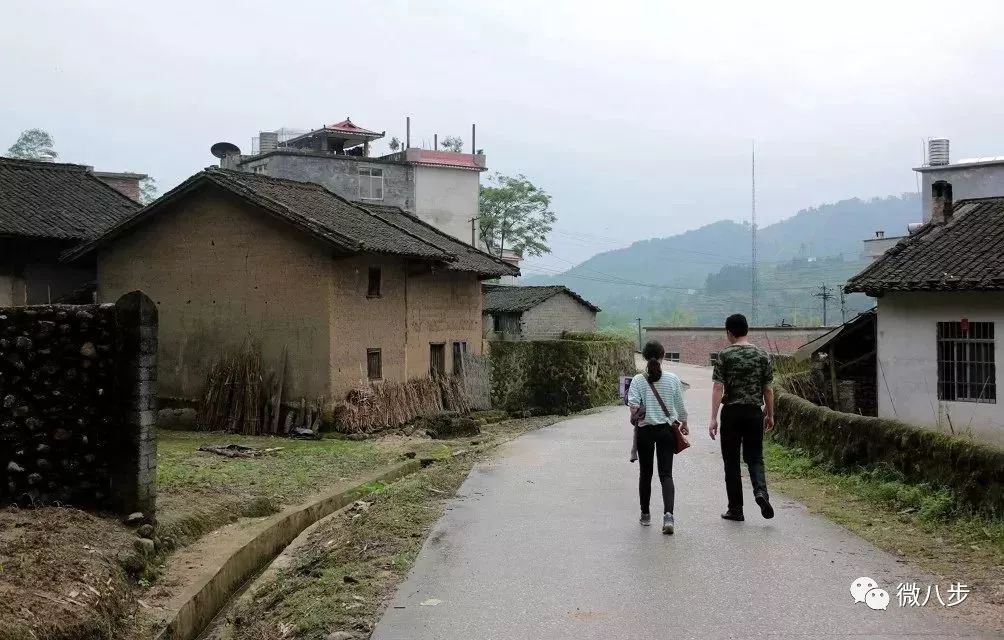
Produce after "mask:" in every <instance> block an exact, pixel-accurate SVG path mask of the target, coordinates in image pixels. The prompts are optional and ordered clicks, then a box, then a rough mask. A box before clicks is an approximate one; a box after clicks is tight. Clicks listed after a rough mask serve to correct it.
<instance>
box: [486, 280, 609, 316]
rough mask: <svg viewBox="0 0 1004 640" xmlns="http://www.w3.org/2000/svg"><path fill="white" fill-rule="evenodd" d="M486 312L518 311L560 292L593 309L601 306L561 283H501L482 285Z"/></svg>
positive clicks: (596, 309) (533, 305)
mask: <svg viewBox="0 0 1004 640" xmlns="http://www.w3.org/2000/svg"><path fill="white" fill-rule="evenodd" d="M481 293H482V294H483V297H484V301H483V308H484V311H485V313H518V312H521V311H526V310H527V309H530V308H532V307H535V306H537V305H538V304H540V303H541V302H544V301H545V300H547V299H549V298H552V297H554V296H556V295H558V294H559V293H567V294H568V295H570V296H572V297H573V298H575V299H576V300H578V301H579V302H581V303H582V304H583V305H585V306H586V307H588V308H589V309H590V310H592V311H594V312H595V311H599V310H600V308H599V307H597V306H596V305H594V304H593V303H592V302H589V301H588V300H586V299H584V298H583V297H582V296H580V295H579V294H577V293H575V292H574V291H572V290H571V289H569V288H568V287H563V286H560V285H555V286H547V287H516V286H506V285H501V284H484V285H481Z"/></svg>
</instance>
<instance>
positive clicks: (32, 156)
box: [7, 129, 59, 160]
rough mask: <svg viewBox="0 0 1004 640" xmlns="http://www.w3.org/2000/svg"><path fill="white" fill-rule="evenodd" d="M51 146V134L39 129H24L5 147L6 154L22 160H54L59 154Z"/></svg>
mask: <svg viewBox="0 0 1004 640" xmlns="http://www.w3.org/2000/svg"><path fill="white" fill-rule="evenodd" d="M52 147H53V142H52V136H50V135H49V134H48V132H46V131H43V130H41V129H25V130H24V131H22V132H21V135H20V136H18V137H17V142H15V143H14V144H12V145H11V146H10V148H9V149H7V155H8V156H9V157H11V158H22V159H24V160H54V159H56V158H57V157H59V154H58V153H56V152H55V150H54V149H53V148H52Z"/></svg>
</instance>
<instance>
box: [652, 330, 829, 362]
mask: <svg viewBox="0 0 1004 640" xmlns="http://www.w3.org/2000/svg"><path fill="white" fill-rule="evenodd" d="M827 331H829V329H826V328H811V327H791V328H788V327H766V328H753V329H750V334H749V335H750V340H751V341H752V342H754V343H755V344H758V345H760V346H761V347H763V348H764V349H766V350H767V352H768V353H771V354H781V355H790V354H792V353H794V352H795V351H796V350H797V349H798V348H799V347H801V346H802V345H803V344H805V343H807V342H810V341H812V340H814V339H816V338H818V337H819V336H821V335H823V334H824V333H826V332H827ZM645 340H646V341H648V340H658V341H659V342H661V343H662V346H663V347H665V348H666V353H667V357H669V354H670V353H679V354H680V362H685V363H687V364H697V365H709V364H710V356H711V354H712V353H717V352H719V351H721V350H722V349H724V348H725V347H727V346H728V345H729V341H728V338H727V337H726V335H725V329H719V328H708V327H693V328H688V327H646V328H645Z"/></svg>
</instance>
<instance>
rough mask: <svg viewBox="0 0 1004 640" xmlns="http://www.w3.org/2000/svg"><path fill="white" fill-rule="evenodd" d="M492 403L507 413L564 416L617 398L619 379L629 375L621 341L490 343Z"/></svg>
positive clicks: (630, 358) (630, 363)
mask: <svg viewBox="0 0 1004 640" xmlns="http://www.w3.org/2000/svg"><path fill="white" fill-rule="evenodd" d="M490 357H491V381H492V382H491V384H492V404H493V406H495V407H498V408H500V409H504V410H506V411H509V412H511V413H527V412H528V413H530V414H535V415H539V414H561V415H567V414H569V413H572V412H575V411H581V410H583V409H588V408H590V407H597V406H601V405H604V404H608V403H610V402H612V401H613V400H615V399H616V398H617V393H618V389H617V383H618V380H619V378H620V376H622V375H627V374H629V373H633V372H634V352H633V351H632V348H631V344H630V343H629V342H627V341H623V340H592V339H587V340H540V341H532V342H493V343H492V345H491V351H490Z"/></svg>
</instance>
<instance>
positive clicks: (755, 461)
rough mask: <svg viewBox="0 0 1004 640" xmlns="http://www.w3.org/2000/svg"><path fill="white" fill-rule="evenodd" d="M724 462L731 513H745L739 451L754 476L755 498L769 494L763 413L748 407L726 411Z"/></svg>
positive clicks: (723, 424) (723, 411) (733, 407)
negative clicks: (760, 494)
mask: <svg viewBox="0 0 1004 640" xmlns="http://www.w3.org/2000/svg"><path fill="white" fill-rule="evenodd" d="M720 437H721V442H722V461H723V462H724V463H725V491H726V492H727V493H728V496H729V510H731V511H738V512H740V513H741V512H742V510H743V485H742V477H741V475H740V472H739V451H740V449H742V459H743V460H745V461H746V467H747V468H748V469H749V472H750V482H751V483H752V484H753V494H754V495H757V494H759V493H767V476H766V473H765V471H764V466H763V410H762V409H761V408H760V407H756V406H753V405H748V404H728V405H725V406H724V407H722V427H721V436H720Z"/></svg>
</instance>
